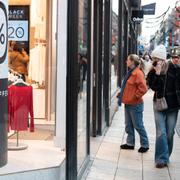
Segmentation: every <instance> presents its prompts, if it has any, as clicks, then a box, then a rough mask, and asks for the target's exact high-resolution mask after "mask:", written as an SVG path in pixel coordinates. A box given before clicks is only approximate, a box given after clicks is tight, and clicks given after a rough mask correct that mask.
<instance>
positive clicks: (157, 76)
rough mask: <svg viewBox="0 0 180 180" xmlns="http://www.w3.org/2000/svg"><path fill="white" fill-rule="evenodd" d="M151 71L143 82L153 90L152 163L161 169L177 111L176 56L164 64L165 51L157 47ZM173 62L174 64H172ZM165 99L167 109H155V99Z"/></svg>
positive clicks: (179, 76) (169, 149) (179, 86)
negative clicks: (153, 136)
mask: <svg viewBox="0 0 180 180" xmlns="http://www.w3.org/2000/svg"><path fill="white" fill-rule="evenodd" d="M151 57H152V58H153V68H152V69H151V70H150V72H149V73H148V75H147V83H148V85H149V87H150V88H151V89H152V90H153V91H154V97H153V109H154V117H155V125H156V144H155V163H156V168H164V167H166V166H167V165H168V163H169V157H170V155H171V153H172V149H173V137H174V133H175V131H174V129H175V126H176V122H177V116H178V110H179V108H180V66H179V54H177V53H174V54H172V61H169V62H168V61H166V48H165V46H164V45H159V46H157V47H156V48H155V49H154V50H153V52H152V54H151ZM174 62H176V63H174ZM163 96H164V97H165V100H166V102H167V106H168V108H167V109H166V110H163V111H160V110H157V108H155V103H156V102H157V99H158V98H162V97H163Z"/></svg>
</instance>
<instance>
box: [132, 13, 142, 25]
mask: <svg viewBox="0 0 180 180" xmlns="http://www.w3.org/2000/svg"><path fill="white" fill-rule="evenodd" d="M131 19H132V21H133V22H136V23H141V22H142V21H143V20H144V12H143V11H142V10H133V11H132V16H131Z"/></svg>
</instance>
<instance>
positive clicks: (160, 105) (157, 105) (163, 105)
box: [154, 97, 168, 111]
mask: <svg viewBox="0 0 180 180" xmlns="http://www.w3.org/2000/svg"><path fill="white" fill-rule="evenodd" d="M167 108H168V105H167V102H166V99H165V97H162V98H157V99H156V101H155V102H154V109H156V110H157V111H164V110H166V109H167Z"/></svg>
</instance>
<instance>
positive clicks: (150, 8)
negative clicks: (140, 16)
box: [142, 3, 156, 15]
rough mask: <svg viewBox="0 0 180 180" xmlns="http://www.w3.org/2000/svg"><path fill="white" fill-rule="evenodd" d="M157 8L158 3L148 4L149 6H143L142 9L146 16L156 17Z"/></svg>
mask: <svg viewBox="0 0 180 180" xmlns="http://www.w3.org/2000/svg"><path fill="white" fill-rule="evenodd" d="M155 8H156V3H152V4H147V5H144V6H142V9H143V11H144V15H154V14H155Z"/></svg>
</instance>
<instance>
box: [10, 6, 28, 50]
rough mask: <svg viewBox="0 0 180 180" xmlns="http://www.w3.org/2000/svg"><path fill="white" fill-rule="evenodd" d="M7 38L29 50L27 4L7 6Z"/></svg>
mask: <svg viewBox="0 0 180 180" xmlns="http://www.w3.org/2000/svg"><path fill="white" fill-rule="evenodd" d="M8 39H9V41H15V42H16V43H18V44H20V45H22V46H23V48H24V49H26V51H27V52H29V6H28V5H27V6H26V5H23V6H17V5H12V6H9V22H8Z"/></svg>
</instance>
